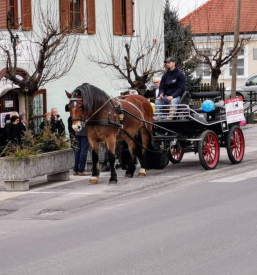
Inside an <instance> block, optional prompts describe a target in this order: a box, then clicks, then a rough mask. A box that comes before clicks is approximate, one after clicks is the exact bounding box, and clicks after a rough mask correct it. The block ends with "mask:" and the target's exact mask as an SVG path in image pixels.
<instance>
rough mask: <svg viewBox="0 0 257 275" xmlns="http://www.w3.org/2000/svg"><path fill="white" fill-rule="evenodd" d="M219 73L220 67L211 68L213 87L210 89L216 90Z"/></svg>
mask: <svg viewBox="0 0 257 275" xmlns="http://www.w3.org/2000/svg"><path fill="white" fill-rule="evenodd" d="M220 74H221V70H220V69H214V70H212V73H211V86H212V87H213V88H212V89H213V90H214V91H216V90H217V88H218V80H219V76H220Z"/></svg>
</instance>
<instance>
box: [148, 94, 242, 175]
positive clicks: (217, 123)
mask: <svg viewBox="0 0 257 275" xmlns="http://www.w3.org/2000/svg"><path fill="white" fill-rule="evenodd" d="M199 98H207V99H211V100H213V101H212V102H213V107H214V108H213V110H211V109H210V110H204V109H203V108H200V107H198V106H197V105H191V104H189V99H188V95H187V92H185V94H184V95H183V97H182V98H181V101H180V104H179V105H177V106H176V109H177V110H176V112H175V113H174V110H173V111H172V112H171V111H170V110H167V109H166V110H165V107H166V108H167V107H168V108H172V107H169V106H164V111H163V113H164V116H163V117H162V118H161V119H159V120H157V121H154V126H153V134H154V144H155V149H156V150H158V149H159V150H160V149H162V148H169V150H168V153H169V160H170V161H171V162H172V163H179V162H180V161H181V160H182V158H183V155H184V153H185V152H194V153H198V155H199V160H200V163H201V165H202V166H203V167H204V168H205V169H207V170H209V169H214V168H215V167H216V166H217V164H218V162H219V156H220V147H226V149H227V154H228V157H229V159H230V161H231V162H232V163H233V164H237V163H240V162H241V161H242V159H243V157H244V149H245V142H244V135H243V132H242V130H241V128H240V120H242V118H240V117H241V116H237V117H235V118H234V119H233V121H230V120H229V121H228V119H227V114H226V106H225V102H223V101H222V102H221V101H218V102H217V103H214V101H216V100H217V99H218V100H219V99H220V94H219V92H218V91H217V92H216V91H215V92H201V93H191V99H199ZM238 100H239V99H236V102H237V105H236V107H237V108H238V110H239V109H240V106H238ZM173 108H174V107H173ZM165 112H166V117H165ZM236 113H239V114H240V115H242V112H236Z"/></svg>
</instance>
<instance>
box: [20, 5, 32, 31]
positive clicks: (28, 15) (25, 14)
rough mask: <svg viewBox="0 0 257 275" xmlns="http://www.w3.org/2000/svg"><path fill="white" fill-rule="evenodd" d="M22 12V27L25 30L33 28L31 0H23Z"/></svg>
mask: <svg viewBox="0 0 257 275" xmlns="http://www.w3.org/2000/svg"><path fill="white" fill-rule="evenodd" d="M21 12H22V29H23V30H25V31H29V30H32V12H31V0H22V3H21Z"/></svg>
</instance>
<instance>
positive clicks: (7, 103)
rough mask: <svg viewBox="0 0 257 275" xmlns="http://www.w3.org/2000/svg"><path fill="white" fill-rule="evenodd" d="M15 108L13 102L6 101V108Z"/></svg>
mask: <svg viewBox="0 0 257 275" xmlns="http://www.w3.org/2000/svg"><path fill="white" fill-rule="evenodd" d="M12 107H13V100H7V101H5V108H12Z"/></svg>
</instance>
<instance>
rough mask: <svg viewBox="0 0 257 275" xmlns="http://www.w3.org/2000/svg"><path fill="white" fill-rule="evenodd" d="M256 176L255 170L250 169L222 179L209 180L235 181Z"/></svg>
mask: <svg viewBox="0 0 257 275" xmlns="http://www.w3.org/2000/svg"><path fill="white" fill-rule="evenodd" d="M256 177H257V170H255V171H251V172H246V173H242V174H239V175H235V176H231V177H226V178H222V179H217V180H212V181H209V182H237V181H241V180H245V179H250V178H256Z"/></svg>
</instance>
